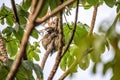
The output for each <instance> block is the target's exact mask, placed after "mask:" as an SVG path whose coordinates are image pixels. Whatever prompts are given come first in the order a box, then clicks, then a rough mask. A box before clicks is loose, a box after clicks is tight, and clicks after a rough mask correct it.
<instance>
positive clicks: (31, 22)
mask: <svg viewBox="0 0 120 80" xmlns="http://www.w3.org/2000/svg"><path fill="white" fill-rule="evenodd" d="M40 2H41V3H40V4H38V5H42V2H43V1H42V0H40ZM40 9H41V6H39V7H37V10H39V11H40ZM39 11H35V15H34V14H33V15H31V14H30V15H29V17H28V19H29V22H28V24H27V25H26V31H25V33H24V35H23V38H22V41H21V45H20V50H19V52H18V54H17V56H16V60H15V61H14V62H13V65H12V67H11V70H10V72H9V73H8V75H7V78H6V80H13V78H14V76H15V74H16V73H17V70H18V68H19V66H20V64H21V60H22V57H23V55H24V53H25V49H26V45H27V42H28V39H29V35H30V33H31V31H32V29H33V28H34V26H35V24H34V21H35V19H36V18H37V16H38V15H37V14H39Z"/></svg>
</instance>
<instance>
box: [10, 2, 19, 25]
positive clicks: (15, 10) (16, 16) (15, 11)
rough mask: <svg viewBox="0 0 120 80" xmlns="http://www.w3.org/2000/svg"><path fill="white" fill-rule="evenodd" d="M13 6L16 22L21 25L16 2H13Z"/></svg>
mask: <svg viewBox="0 0 120 80" xmlns="http://www.w3.org/2000/svg"><path fill="white" fill-rule="evenodd" d="M11 5H12V9H13V12H14V18H15V22H17V23H18V24H19V25H20V21H19V18H18V14H17V9H16V6H15V1H14V0H11Z"/></svg>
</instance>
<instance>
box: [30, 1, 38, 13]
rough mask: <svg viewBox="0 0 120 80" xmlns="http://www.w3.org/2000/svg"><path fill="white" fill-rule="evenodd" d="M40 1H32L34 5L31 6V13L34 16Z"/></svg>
mask: <svg viewBox="0 0 120 80" xmlns="http://www.w3.org/2000/svg"><path fill="white" fill-rule="evenodd" d="M37 3H38V0H32V4H31V10H30V11H31V13H32V14H34V12H35V8H36V6H37Z"/></svg>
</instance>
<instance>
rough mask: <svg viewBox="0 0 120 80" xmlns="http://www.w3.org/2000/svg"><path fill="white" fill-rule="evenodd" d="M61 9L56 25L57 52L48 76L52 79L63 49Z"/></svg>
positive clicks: (49, 79)
mask: <svg viewBox="0 0 120 80" xmlns="http://www.w3.org/2000/svg"><path fill="white" fill-rule="evenodd" d="M61 3H63V1H62V0H61ZM62 13H63V12H62V11H60V13H59V15H60V17H59V25H58V31H59V35H58V36H59V43H58V54H57V57H56V60H55V64H54V66H53V68H52V70H51V72H50V75H49V77H48V80H52V79H53V77H54V75H55V73H56V71H57V68H58V66H59V62H60V59H61V57H60V56H61V54H62V49H63V45H64V44H63V25H62V23H63V21H62V20H63V19H62Z"/></svg>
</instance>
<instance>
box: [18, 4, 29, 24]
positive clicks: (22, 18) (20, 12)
mask: <svg viewBox="0 0 120 80" xmlns="http://www.w3.org/2000/svg"><path fill="white" fill-rule="evenodd" d="M16 8H17V13H18V17H19V20H20V24H26V22H27V20H26V18H27V17H28V15H29V13H28V12H27V11H25V10H24V9H23V8H22V7H21V6H20V5H16Z"/></svg>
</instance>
